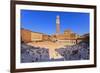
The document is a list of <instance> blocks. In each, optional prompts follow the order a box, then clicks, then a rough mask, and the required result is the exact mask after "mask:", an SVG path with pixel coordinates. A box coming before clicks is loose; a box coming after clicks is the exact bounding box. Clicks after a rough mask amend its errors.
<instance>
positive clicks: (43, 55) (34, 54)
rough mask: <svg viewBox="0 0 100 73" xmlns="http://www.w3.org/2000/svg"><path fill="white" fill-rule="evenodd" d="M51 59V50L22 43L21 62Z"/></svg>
mask: <svg viewBox="0 0 100 73" xmlns="http://www.w3.org/2000/svg"><path fill="white" fill-rule="evenodd" d="M47 60H49V51H48V49H46V48H40V47H33V46H29V45H26V44H22V45H21V62H22V63H25V62H42V61H47Z"/></svg>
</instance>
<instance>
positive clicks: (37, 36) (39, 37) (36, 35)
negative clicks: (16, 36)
mask: <svg viewBox="0 0 100 73" xmlns="http://www.w3.org/2000/svg"><path fill="white" fill-rule="evenodd" d="M42 37H43V34H40V33H35V32H31V41H41V40H42Z"/></svg>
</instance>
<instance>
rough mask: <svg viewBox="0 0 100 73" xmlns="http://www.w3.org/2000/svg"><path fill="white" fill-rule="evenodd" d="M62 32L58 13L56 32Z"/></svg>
mask: <svg viewBox="0 0 100 73" xmlns="http://www.w3.org/2000/svg"><path fill="white" fill-rule="evenodd" d="M59 33H60V16H59V15H57V17H56V34H59Z"/></svg>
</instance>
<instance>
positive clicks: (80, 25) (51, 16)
mask: <svg viewBox="0 0 100 73" xmlns="http://www.w3.org/2000/svg"><path fill="white" fill-rule="evenodd" d="M57 15H59V16H60V32H61V33H63V32H64V30H67V29H70V30H72V31H73V32H75V33H77V34H79V35H82V34H85V33H89V24H90V22H89V20H90V18H89V13H79V12H55V11H54V12H53V11H35V10H21V28H24V29H28V30H31V31H34V32H40V33H45V34H49V35H51V34H54V33H56V16H57Z"/></svg>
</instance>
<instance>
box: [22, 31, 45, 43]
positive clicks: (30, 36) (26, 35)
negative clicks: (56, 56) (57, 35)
mask: <svg viewBox="0 0 100 73" xmlns="http://www.w3.org/2000/svg"><path fill="white" fill-rule="evenodd" d="M21 39H22V41H24V42H31V41H41V40H43V34H42V33H37V32H32V31H29V30H25V29H21Z"/></svg>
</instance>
